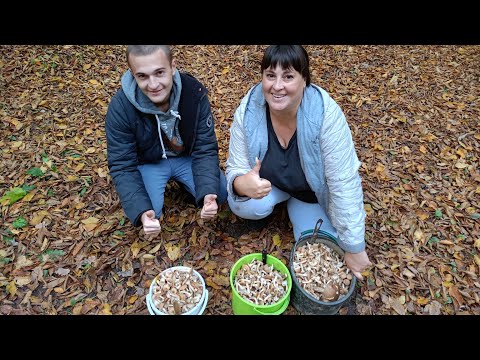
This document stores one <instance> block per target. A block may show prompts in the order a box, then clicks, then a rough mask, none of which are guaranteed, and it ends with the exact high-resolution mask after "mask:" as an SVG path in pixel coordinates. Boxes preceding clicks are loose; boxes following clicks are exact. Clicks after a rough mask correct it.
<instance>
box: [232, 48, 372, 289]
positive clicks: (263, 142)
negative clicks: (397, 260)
mask: <svg viewBox="0 0 480 360" xmlns="http://www.w3.org/2000/svg"><path fill="white" fill-rule="evenodd" d="M261 72H262V82H261V83H260V84H257V85H255V86H253V87H252V88H251V89H250V90H249V91H248V93H247V95H246V96H245V97H244V98H243V100H242V101H241V103H240V106H239V107H238V108H237V110H236V112H235V116H234V121H233V124H232V127H231V129H230V146H229V156H228V161H227V171H226V176H227V186H228V193H229V197H228V203H229V205H230V209H231V210H232V211H233V213H235V214H236V215H237V216H240V217H242V218H245V219H251V220H259V219H263V218H265V217H266V216H268V215H270V214H271V213H272V211H273V208H274V207H275V205H276V204H278V203H280V202H283V201H287V209H288V215H289V217H290V221H291V223H292V225H293V233H294V237H295V240H296V241H298V240H299V238H300V236H301V234H302V233H303V232H304V231H307V230H312V229H313V228H314V227H315V224H316V222H317V221H318V219H320V218H321V219H323V225H322V230H324V231H326V232H328V233H330V234H332V235H333V236H335V237H337V242H338V244H339V246H340V247H341V248H342V249H343V250H344V251H345V263H346V265H347V266H348V267H349V269H350V270H351V271H352V273H353V274H354V275H355V276H356V277H357V278H358V279H360V280H361V279H363V277H362V275H361V272H362V271H364V270H365V269H366V268H367V267H369V266H370V265H371V263H370V261H369V259H368V255H367V253H366V251H365V211H364V208H363V191H362V184H361V179H360V176H359V174H358V168H359V167H360V161H359V160H358V157H357V155H356V152H355V148H354V144H353V141H352V135H351V132H350V129H349V127H348V124H347V122H346V119H345V116H344V114H343V112H342V110H341V109H340V107H339V106H338V105H337V103H336V102H335V101H334V100H333V99H332V98H331V97H330V96H329V95H328V94H327V93H326V91H325V90H323V89H322V88H320V87H319V86H316V85H314V84H311V83H310V68H309V58H308V54H307V52H306V50H305V49H304V48H303V47H302V46H300V45H272V46H269V47H268V48H267V49H266V50H265V54H264V56H263V60H262V63H261Z"/></svg>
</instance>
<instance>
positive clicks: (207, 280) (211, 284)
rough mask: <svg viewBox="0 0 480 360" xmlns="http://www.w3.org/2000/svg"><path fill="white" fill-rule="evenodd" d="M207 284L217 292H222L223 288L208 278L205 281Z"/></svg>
mask: <svg viewBox="0 0 480 360" xmlns="http://www.w3.org/2000/svg"><path fill="white" fill-rule="evenodd" d="M205 284H207V285H208V286H210V287H212V288H214V289H215V290H220V289H221V288H222V287H221V286H218V285H217V284H216V283H215V282H213V280H212V278H207V279H206V280H205Z"/></svg>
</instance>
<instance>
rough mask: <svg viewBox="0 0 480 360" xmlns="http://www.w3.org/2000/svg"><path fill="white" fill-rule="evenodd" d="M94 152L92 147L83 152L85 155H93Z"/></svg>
mask: <svg viewBox="0 0 480 360" xmlns="http://www.w3.org/2000/svg"><path fill="white" fill-rule="evenodd" d="M95 151H97V150H96V149H95V148H94V147H93V146H92V147H89V148H88V149H87V150H86V151H85V152H86V153H87V154H93V153H94V152H95Z"/></svg>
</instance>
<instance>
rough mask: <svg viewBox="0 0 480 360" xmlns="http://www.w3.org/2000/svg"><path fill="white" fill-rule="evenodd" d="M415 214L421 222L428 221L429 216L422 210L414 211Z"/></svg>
mask: <svg viewBox="0 0 480 360" xmlns="http://www.w3.org/2000/svg"><path fill="white" fill-rule="evenodd" d="M415 214H417V216H418V218H419V219H420V220H422V221H423V220H426V219H428V216H429V215H428V214H427V213H426V212H425V211H422V210H415Z"/></svg>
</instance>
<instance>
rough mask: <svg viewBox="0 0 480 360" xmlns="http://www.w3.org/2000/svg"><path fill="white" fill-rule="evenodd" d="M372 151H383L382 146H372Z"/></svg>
mask: <svg viewBox="0 0 480 360" xmlns="http://www.w3.org/2000/svg"><path fill="white" fill-rule="evenodd" d="M373 150H383V146H382V145H381V144H377V143H375V144H373Z"/></svg>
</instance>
